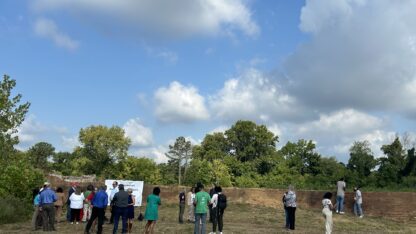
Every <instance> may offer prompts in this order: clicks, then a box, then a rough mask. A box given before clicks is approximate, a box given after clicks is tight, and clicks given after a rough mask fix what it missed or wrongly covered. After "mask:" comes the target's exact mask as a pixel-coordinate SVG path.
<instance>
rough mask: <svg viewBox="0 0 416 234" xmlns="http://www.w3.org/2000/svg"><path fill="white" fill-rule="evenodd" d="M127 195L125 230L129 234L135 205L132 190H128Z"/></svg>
mask: <svg viewBox="0 0 416 234" xmlns="http://www.w3.org/2000/svg"><path fill="white" fill-rule="evenodd" d="M127 193H128V194H129V201H128V202H129V204H128V206H127V229H128V232H129V233H131V229H132V228H133V221H134V205H135V204H136V197H135V196H134V195H133V189H131V188H128V189H127Z"/></svg>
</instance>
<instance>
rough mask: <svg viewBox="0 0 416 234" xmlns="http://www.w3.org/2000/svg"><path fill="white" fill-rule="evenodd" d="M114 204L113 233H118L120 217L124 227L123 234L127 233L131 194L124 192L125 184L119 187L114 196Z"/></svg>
mask: <svg viewBox="0 0 416 234" xmlns="http://www.w3.org/2000/svg"><path fill="white" fill-rule="evenodd" d="M113 202H114V206H113V209H115V212H114V228H113V233H114V234H115V233H117V229H118V221H119V220H120V216H121V225H122V230H121V233H127V206H128V205H129V194H128V193H127V192H126V191H124V184H119V185H118V192H117V193H116V194H115V195H114V197H113Z"/></svg>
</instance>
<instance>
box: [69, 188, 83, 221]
mask: <svg viewBox="0 0 416 234" xmlns="http://www.w3.org/2000/svg"><path fill="white" fill-rule="evenodd" d="M69 200H70V201H71V203H70V208H71V224H74V221H76V222H77V224H79V221H80V215H81V210H82V208H83V207H84V200H85V197H84V194H83V193H81V192H80V190H79V189H78V188H77V189H76V190H75V192H73V193H72V194H71V196H70V197H69Z"/></svg>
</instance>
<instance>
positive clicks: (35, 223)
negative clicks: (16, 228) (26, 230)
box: [32, 206, 39, 230]
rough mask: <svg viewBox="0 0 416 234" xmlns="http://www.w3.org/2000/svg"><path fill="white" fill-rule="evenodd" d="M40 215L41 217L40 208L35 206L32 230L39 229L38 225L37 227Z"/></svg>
mask: <svg viewBox="0 0 416 234" xmlns="http://www.w3.org/2000/svg"><path fill="white" fill-rule="evenodd" d="M38 215H39V207H38V206H35V208H34V211H33V215H32V229H33V230H36V229H38V225H37V222H36V221H37V219H38Z"/></svg>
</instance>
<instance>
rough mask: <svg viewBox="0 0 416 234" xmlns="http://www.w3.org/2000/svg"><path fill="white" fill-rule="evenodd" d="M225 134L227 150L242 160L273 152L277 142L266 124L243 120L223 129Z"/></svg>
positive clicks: (249, 159) (276, 138)
mask: <svg viewBox="0 0 416 234" xmlns="http://www.w3.org/2000/svg"><path fill="white" fill-rule="evenodd" d="M225 136H226V138H227V141H228V144H229V152H230V153H231V154H232V155H235V156H236V157H237V158H238V159H239V160H240V161H242V162H246V161H251V160H254V159H256V158H259V157H262V156H266V155H271V154H273V152H274V151H275V150H276V143H277V142H278V137H277V136H275V135H274V134H273V133H272V132H271V131H269V130H268V129H267V127H266V126H264V125H256V124H255V123H254V122H251V121H243V120H239V121H237V122H236V123H235V124H234V125H233V126H232V127H231V128H230V129H228V130H227V131H225Z"/></svg>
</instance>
